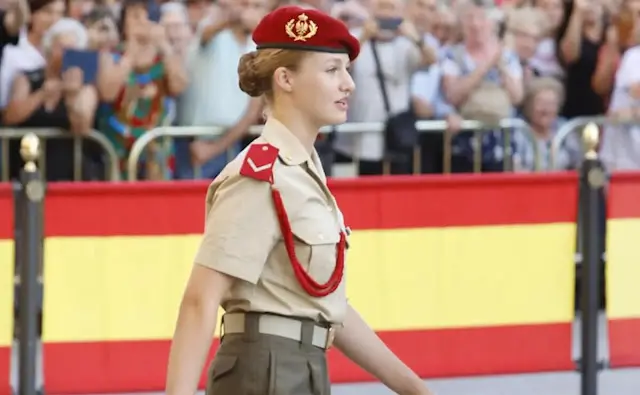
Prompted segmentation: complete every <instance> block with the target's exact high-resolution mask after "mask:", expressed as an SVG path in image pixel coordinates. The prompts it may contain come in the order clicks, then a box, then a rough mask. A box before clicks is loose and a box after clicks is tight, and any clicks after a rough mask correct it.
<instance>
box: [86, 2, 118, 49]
mask: <svg viewBox="0 0 640 395" xmlns="http://www.w3.org/2000/svg"><path fill="white" fill-rule="evenodd" d="M82 22H83V23H84V26H85V27H86V28H87V32H88V34H89V48H91V49H93V50H97V51H112V50H114V49H115V48H116V47H117V45H118V42H119V40H120V37H119V36H118V28H117V26H116V25H117V21H116V18H115V17H114V15H113V13H112V12H111V9H110V8H109V7H105V6H101V7H96V8H94V9H93V10H91V12H89V13H88V14H87V15H85V16H84V18H82Z"/></svg>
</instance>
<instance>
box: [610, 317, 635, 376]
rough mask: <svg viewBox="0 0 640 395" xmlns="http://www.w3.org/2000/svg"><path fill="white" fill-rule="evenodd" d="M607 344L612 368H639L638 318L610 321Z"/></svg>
mask: <svg viewBox="0 0 640 395" xmlns="http://www.w3.org/2000/svg"><path fill="white" fill-rule="evenodd" d="M609 343H610V344H609V350H610V351H609V353H610V359H611V366H612V367H614V368H620V367H628V366H640V318H628V319H612V320H610V321H609Z"/></svg>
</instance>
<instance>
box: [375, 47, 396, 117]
mask: <svg viewBox="0 0 640 395" xmlns="http://www.w3.org/2000/svg"><path fill="white" fill-rule="evenodd" d="M370 44H371V51H372V52H373V61H374V63H375V65H376V78H377V80H378V84H380V91H381V92H382V101H383V103H384V110H385V111H386V112H387V116H389V115H391V103H390V102H389V95H388V94H387V84H385V82H384V73H383V72H382V63H380V56H379V55H378V48H377V47H376V41H375V40H371V41H370Z"/></svg>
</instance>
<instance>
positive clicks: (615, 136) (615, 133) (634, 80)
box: [601, 23, 640, 171]
mask: <svg viewBox="0 0 640 395" xmlns="http://www.w3.org/2000/svg"><path fill="white" fill-rule="evenodd" d="M636 25H637V23H636ZM638 65H640V46H634V47H633V48H630V49H628V50H627V51H626V52H625V53H624V56H623V57H622V60H621V62H620V67H619V68H618V71H617V72H616V78H615V88H614V90H613V95H612V98H611V104H610V106H609V115H611V116H612V117H615V118H617V119H619V120H621V121H625V122H633V123H634V124H632V125H630V126H608V127H607V128H606V129H605V132H604V136H603V137H604V138H603V141H602V150H601V151H602V160H603V162H604V163H605V165H606V167H607V169H608V170H609V171H616V170H639V169H640V127H639V126H637V125H638V122H639V121H640V67H638Z"/></svg>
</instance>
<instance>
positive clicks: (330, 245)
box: [291, 218, 340, 284]
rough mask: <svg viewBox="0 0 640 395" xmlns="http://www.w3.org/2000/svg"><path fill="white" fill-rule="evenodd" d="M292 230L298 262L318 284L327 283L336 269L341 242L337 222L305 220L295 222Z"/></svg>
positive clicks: (315, 219)
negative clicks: (339, 243) (338, 248)
mask: <svg viewBox="0 0 640 395" xmlns="http://www.w3.org/2000/svg"><path fill="white" fill-rule="evenodd" d="M291 230H292V232H293V234H294V236H295V237H294V239H295V240H296V243H295V244H296V248H295V249H296V255H297V256H298V260H299V261H300V263H301V264H302V265H303V266H304V268H305V269H306V270H307V272H308V273H309V275H310V276H311V277H312V278H313V279H314V280H315V281H316V282H318V283H321V284H324V283H326V282H327V281H328V280H329V278H330V277H331V274H332V273H333V271H334V269H335V266H336V258H337V247H338V242H339V241H340V231H339V229H338V228H337V225H336V223H335V221H333V219H332V218H331V219H318V218H305V219H303V220H299V221H295V222H294V223H293V224H292V226H291ZM298 251H300V252H302V253H301V254H299V253H298ZM303 256H304V257H305V258H306V259H305V260H303V259H302V257H303Z"/></svg>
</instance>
